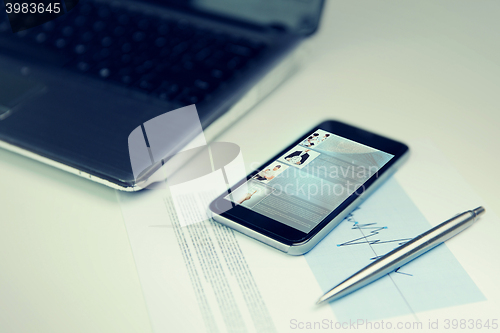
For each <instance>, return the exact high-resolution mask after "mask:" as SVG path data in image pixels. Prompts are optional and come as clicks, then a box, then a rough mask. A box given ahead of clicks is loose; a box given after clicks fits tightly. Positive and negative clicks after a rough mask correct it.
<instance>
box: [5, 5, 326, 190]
mask: <svg viewBox="0 0 500 333" xmlns="http://www.w3.org/2000/svg"><path fill="white" fill-rule="evenodd" d="M322 8H323V0H268V1H262V0H244V1H243V0H197V1H194V0H192V1H189V0H183V1H179V0H177V1H171V0H142V1H102V0H101V1H97V0H95V1H92V0H81V1H80V2H79V3H78V4H77V5H75V6H74V8H73V9H71V10H69V11H67V12H66V13H65V14H64V15H61V16H59V17H57V18H56V19H54V20H52V21H49V22H46V23H44V24H41V25H38V26H35V27H32V28H30V29H25V30H21V31H19V32H16V33H13V32H12V29H11V26H10V23H9V21H8V17H7V15H6V14H5V12H3V13H1V14H0V147H1V148H4V149H8V150H10V151H13V152H16V153H19V154H22V155H25V156H27V157H30V158H33V159H35V160H38V161H41V162H43V163H46V164H49V165H52V166H55V167H58V168H60V169H62V170H65V171H68V172H71V173H74V174H76V175H79V176H82V177H85V178H88V179H90V180H93V181H96V182H99V183H101V184H105V185H107V186H110V187H113V188H115V189H119V190H124V191H136V190H140V189H141V188H143V187H141V186H137V179H136V178H135V177H134V174H133V172H132V167H131V161H130V156H129V147H128V137H129V135H130V134H131V132H133V131H134V129H137V128H138V126H141V124H143V123H145V122H147V121H148V120H151V119H153V118H155V117H158V116H160V115H162V114H165V113H166V112H169V111H171V110H176V109H179V108H182V107H185V106H188V105H193V104H194V105H195V106H196V110H197V113H198V116H199V119H200V123H201V127H202V128H203V131H204V134H205V137H206V138H207V140H209V141H210V140H213V139H214V138H215V137H216V136H217V135H218V134H220V133H221V132H222V131H223V130H224V129H225V128H227V127H228V126H230V125H231V124H232V123H233V122H235V121H237V120H238V119H239V118H241V117H242V116H243V114H244V113H245V112H247V111H248V110H250V109H251V108H252V106H254V105H255V104H256V103H257V102H258V101H260V100H261V99H262V98H263V97H265V96H266V95H267V94H268V93H269V92H270V91H272V90H273V89H274V88H275V87H276V86H277V85H278V84H279V83H280V82H282V81H283V80H284V79H286V77H287V76H288V75H289V74H290V73H291V72H292V70H293V69H294V65H295V64H296V61H295V59H296V57H295V54H296V51H297V50H298V49H299V45H300V44H301V43H302V42H303V41H304V40H305V39H307V38H308V37H309V36H311V35H312V34H313V33H314V32H315V31H316V30H317V28H318V24H319V20H320V15H321V11H322ZM63 9H64V8H63ZM166 130H168V131H170V132H169V135H170V137H172V138H184V137H185V135H183V130H184V129H183V128H182V124H169V126H168V129H166Z"/></svg>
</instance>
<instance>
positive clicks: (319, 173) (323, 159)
mask: <svg viewBox="0 0 500 333" xmlns="http://www.w3.org/2000/svg"><path fill="white" fill-rule="evenodd" d="M408 155H409V149H408V147H407V146H406V145H405V144H403V143H401V142H397V141H394V140H391V139H389V138H386V137H383V136H380V135H377V134H374V133H371V132H368V131H366V130H363V129H360V128H357V127H354V126H351V125H348V124H345V123H341V122H338V121H333V120H330V121H325V122H322V123H321V124H319V125H317V126H315V127H314V128H312V129H311V130H309V131H307V132H306V133H305V134H304V135H302V136H301V137H299V138H298V139H297V140H296V141H295V142H293V143H292V144H291V145H289V146H288V147H287V148H286V149H284V150H283V151H281V152H279V153H278V154H277V155H276V156H274V157H273V158H272V159H270V160H269V161H267V162H266V163H264V164H263V165H262V166H261V167H259V168H258V169H257V170H255V171H254V172H252V173H251V174H250V175H248V176H247V177H246V178H245V179H242V180H241V181H240V182H238V183H237V184H236V185H235V186H233V187H232V189H233V190H232V191H230V192H228V193H224V194H222V195H220V196H219V197H217V198H216V199H215V200H214V201H213V202H212V203H211V204H210V211H211V213H212V216H213V218H214V220H216V221H218V222H220V223H222V224H224V225H226V226H228V227H231V228H233V229H235V230H237V231H239V232H241V233H243V234H245V235H247V236H250V237H252V238H254V239H256V240H258V241H261V242H262V243H265V244H267V245H270V246H272V247H275V248H276V249H278V250H281V251H283V252H285V253H287V254H291V255H301V254H304V253H306V252H308V251H309V250H311V249H312V248H313V247H314V246H315V245H316V244H318V242H319V241H320V240H321V239H323V238H324V237H325V236H326V235H327V234H328V233H329V232H330V231H331V230H332V229H333V228H335V227H336V226H337V225H338V224H339V223H340V222H341V221H342V220H343V219H344V218H345V217H346V216H347V215H348V214H349V213H350V212H351V211H352V210H354V209H355V208H356V207H357V206H358V205H359V204H360V203H361V202H362V201H363V200H365V199H366V198H367V197H368V196H369V195H370V194H371V193H373V191H375V189H376V188H377V187H378V186H380V185H381V184H382V183H383V182H384V180H386V179H387V178H388V177H389V176H390V175H392V174H393V173H394V172H395V171H396V170H397V168H398V167H399V166H401V165H402V163H403V162H404V161H405V160H406V159H407V157H408Z"/></svg>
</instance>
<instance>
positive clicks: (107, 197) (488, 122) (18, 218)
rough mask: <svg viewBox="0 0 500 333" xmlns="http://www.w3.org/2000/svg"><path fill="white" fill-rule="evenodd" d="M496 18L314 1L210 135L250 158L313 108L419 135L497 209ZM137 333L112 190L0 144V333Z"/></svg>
mask: <svg viewBox="0 0 500 333" xmlns="http://www.w3.org/2000/svg"><path fill="white" fill-rule="evenodd" d="M498 17H500V2H498V1H413V2H410V1H330V0H327V4H326V8H325V13H324V16H323V22H322V23H323V24H322V26H321V29H320V31H319V32H318V34H317V35H316V36H315V37H314V38H313V40H312V41H311V43H310V45H309V48H310V55H309V57H308V59H307V62H306V64H305V65H304V66H303V67H302V69H301V71H300V72H298V73H297V74H296V75H294V76H293V77H292V78H291V79H290V80H288V81H287V82H286V83H285V84H284V85H282V86H281V87H280V88H279V89H278V90H276V91H275V92H274V93H273V94H272V95H271V96H270V97H269V98H267V99H266V100H264V101H263V102H262V103H260V104H259V105H258V106H257V107H256V108H255V109H254V110H253V111H252V112H251V113H250V114H249V115H247V116H246V117H244V118H243V119H242V120H241V121H240V122H239V123H238V124H236V125H235V126H233V127H232V128H231V129H230V130H229V131H227V132H226V133H225V134H224V135H223V136H222V138H221V139H222V140H225V141H231V142H235V143H237V144H239V145H240V146H241V147H242V149H243V154H244V158H245V161H246V163H247V165H248V166H251V165H253V166H254V167H255V166H257V165H258V164H257V163H259V162H263V161H264V160H266V159H267V158H269V157H270V156H272V155H273V154H274V153H276V152H277V151H278V150H279V149H281V148H283V147H284V146H286V145H287V144H288V143H289V142H290V141H292V140H294V139H296V137H297V136H298V135H300V134H301V133H302V132H304V131H305V130H307V129H308V128H310V127H312V126H314V125H315V124H316V123H318V122H320V121H321V120H323V119H327V118H332V119H338V120H342V121H345V122H348V123H351V124H354V125H357V126H360V127H363V128H366V129H369V130H372V131H375V132H378V133H381V134H384V135H387V136H390V137H393V138H395V139H399V140H402V141H412V140H418V139H429V140H431V141H432V142H433V143H434V144H435V145H436V146H437V147H438V148H439V149H440V150H441V151H442V152H443V153H444V154H445V156H446V157H447V158H448V159H449V160H450V161H451V163H452V164H453V165H454V166H455V168H456V169H457V170H458V171H459V172H460V173H461V175H462V176H463V177H464V179H465V180H466V181H467V182H468V183H470V185H471V186H472V188H473V189H474V190H475V191H476V192H477V193H478V194H479V195H480V196H482V197H483V199H484V200H485V201H486V203H487V205H488V208H489V210H492V211H494V212H495V213H496V214H497V215H499V214H500V194H499V192H498V190H497V187H498V185H500V182H499V181H498V178H497V177H498V176H497V174H498V167H499V165H500V158H499V145H500V128H499V126H500V93H499V92H500V39H499V38H498V37H499V35H498V33H499V31H500V20H499V19H498ZM468 208H472V207H464V210H465V209H468ZM150 331H151V326H150V324H149V319H148V314H147V309H146V305H145V302H144V298H143V296H142V291H141V286H140V283H139V279H138V276H137V272H136V269H135V263H134V259H133V256H132V252H131V249H130V245H129V242H128V237H127V232H126V229H125V226H124V223H123V220H122V216H121V211H120V206H119V204H118V201H117V199H116V195H115V191H114V190H112V189H110V188H107V187H104V186H102V185H98V184H95V183H92V182H90V181H87V180H85V179H81V178H78V177H77V176H73V175H70V174H67V173H65V172H62V171H59V170H57V169H54V168H52V167H49V166H46V165H43V164H41V163H38V162H34V161H32V160H30V159H27V158H24V157H21V156H18V155H15V154H13V153H10V152H7V151H3V150H0V332H120V333H126V332H150Z"/></svg>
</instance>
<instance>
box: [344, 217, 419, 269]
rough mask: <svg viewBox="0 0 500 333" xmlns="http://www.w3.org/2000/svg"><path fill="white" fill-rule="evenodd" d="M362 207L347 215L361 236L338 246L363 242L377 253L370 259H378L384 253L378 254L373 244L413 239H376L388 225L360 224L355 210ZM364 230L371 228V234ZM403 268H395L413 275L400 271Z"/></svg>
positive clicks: (402, 241) (398, 242) (401, 243)
mask: <svg viewBox="0 0 500 333" xmlns="http://www.w3.org/2000/svg"><path fill="white" fill-rule="evenodd" d="M358 209H360V208H359V207H358V208H356V209H355V210H353V211H352V212H351V213H350V214H349V215H348V216H347V217H346V220H347V221H348V222H351V223H353V225H352V228H351V229H353V230H359V231H360V233H361V237H359V238H355V239H352V240H350V241H347V242H344V243H341V244H337V246H338V247H341V246H351V245H361V244H367V245H369V246H370V248H371V249H372V251H373V253H375V256H374V257H372V258H370V260H376V259H378V258H380V257H381V256H382V255H378V254H377V253H376V252H375V249H374V248H373V246H372V245H379V244H387V243H397V245H398V246H400V245H403V244H404V243H406V242H408V241H409V240H411V238H399V239H390V240H381V239H374V237H375V236H377V235H379V234H380V232H381V231H382V230H385V229H387V228H388V227H386V226H384V227H379V226H377V223H365V224H360V223H359V222H358V221H356V219H355V218H354V212H355V211H357V210H358ZM363 230H369V231H370V232H369V234H368V235H365V234H364V233H363ZM400 269H401V267H400V268H398V269H397V270H395V273H399V274H404V275H408V276H413V274H409V273H405V272H400V271H399V270H400Z"/></svg>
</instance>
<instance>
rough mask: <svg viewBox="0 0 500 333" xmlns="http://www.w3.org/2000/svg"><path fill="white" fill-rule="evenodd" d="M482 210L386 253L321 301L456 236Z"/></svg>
mask: <svg viewBox="0 0 500 333" xmlns="http://www.w3.org/2000/svg"><path fill="white" fill-rule="evenodd" d="M478 209H479V208H478ZM478 209H475V210H474V211H467V212H465V213H462V214H460V215H457V216H455V217H453V218H451V219H449V220H447V221H445V222H443V223H441V224H439V225H437V226H436V227H434V228H432V229H430V230H428V231H427V232H425V233H423V234H421V235H419V236H417V237H415V238H413V239H412V240H410V241H408V242H407V243H405V244H403V245H401V246H399V247H398V248H396V249H394V250H392V251H391V252H389V253H387V254H385V255H384V256H382V257H381V258H379V259H377V260H376V261H375V262H373V263H371V264H370V265H368V266H366V267H365V268H363V269H362V270H361V271H359V272H357V273H356V274H354V275H352V276H351V277H349V278H347V279H346V280H344V281H343V282H341V283H340V284H338V285H337V286H335V287H334V288H332V289H331V290H330V291H328V292H327V293H326V294H325V295H323V297H321V298H320V302H322V301H325V300H329V299H331V300H333V299H338V298H341V297H343V296H345V295H347V294H349V293H351V292H353V291H355V290H357V289H359V288H361V287H363V286H365V285H367V284H369V283H371V282H373V281H375V280H377V279H379V278H381V277H382V276H384V275H386V274H388V273H391V272H393V271H394V270H396V269H398V268H399V267H401V266H403V265H405V264H406V263H408V262H410V261H412V260H413V259H415V258H417V257H419V256H420V255H422V254H424V253H426V252H427V251H429V250H431V249H433V248H434V247H436V246H438V245H439V244H441V243H443V242H445V241H446V240H448V239H450V238H452V237H453V236H455V235H457V234H458V233H460V232H462V231H463V230H465V229H467V228H468V227H470V226H471V225H472V224H473V223H474V222H475V218H476V217H477V216H478V215H479V214H480V213H482V212H483V211H484V209H482V208H481V209H482V210H479V211H478Z"/></svg>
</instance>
